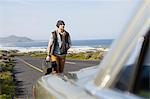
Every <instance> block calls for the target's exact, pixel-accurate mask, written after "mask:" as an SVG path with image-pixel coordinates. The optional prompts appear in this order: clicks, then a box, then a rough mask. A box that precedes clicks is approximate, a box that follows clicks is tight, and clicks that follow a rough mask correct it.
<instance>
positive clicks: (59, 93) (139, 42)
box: [33, 0, 150, 99]
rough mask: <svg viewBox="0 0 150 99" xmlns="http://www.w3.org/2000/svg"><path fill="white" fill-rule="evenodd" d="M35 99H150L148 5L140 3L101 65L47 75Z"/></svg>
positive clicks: (38, 85)
mask: <svg viewBox="0 0 150 99" xmlns="http://www.w3.org/2000/svg"><path fill="white" fill-rule="evenodd" d="M33 97H34V98H35V99H141V98H150V1H149V0H143V1H142V2H141V3H140V6H139V9H138V11H137V13H136V14H135V16H134V17H133V18H132V20H131V21H130V23H129V24H128V26H127V27H126V29H125V31H123V33H121V35H120V36H119V37H118V38H117V39H116V40H115V41H114V42H113V44H112V46H111V47H110V50H109V52H108V53H107V54H106V56H105V57H104V59H103V60H102V62H101V63H100V64H99V65H97V66H93V67H89V68H85V69H81V70H79V71H75V72H70V73H68V74H66V75H64V74H60V75H52V74H51V75H46V76H43V77H41V78H40V79H39V80H38V81H37V82H36V84H35V85H34V86H33Z"/></svg>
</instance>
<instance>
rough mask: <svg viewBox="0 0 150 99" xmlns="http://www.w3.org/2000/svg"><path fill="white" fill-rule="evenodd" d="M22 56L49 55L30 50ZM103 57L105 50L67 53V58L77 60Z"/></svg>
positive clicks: (36, 56) (37, 56)
mask: <svg viewBox="0 0 150 99" xmlns="http://www.w3.org/2000/svg"><path fill="white" fill-rule="evenodd" d="M19 55H21V56H31V57H34V58H45V57H46V56H47V54H46V52H29V53H20V54H19ZM102 58H103V52H102V51H97V52H80V53H70V54H67V59H77V60H101V59H102Z"/></svg>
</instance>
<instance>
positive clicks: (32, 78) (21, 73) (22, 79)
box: [14, 56, 99, 99]
mask: <svg viewBox="0 0 150 99" xmlns="http://www.w3.org/2000/svg"><path fill="white" fill-rule="evenodd" d="M15 59H16V64H15V67H14V74H15V79H16V82H17V97H18V99H32V86H33V84H34V83H35V82H36V81H37V80H38V79H39V78H40V77H41V76H43V73H42V72H41V66H42V62H43V60H44V59H41V58H32V57H28V56H20V57H15ZM97 64H99V61H80V60H66V64H65V68H64V72H70V71H77V70H79V69H82V68H86V67H90V66H94V65H97Z"/></svg>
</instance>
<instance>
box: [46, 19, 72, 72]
mask: <svg viewBox="0 0 150 99" xmlns="http://www.w3.org/2000/svg"><path fill="white" fill-rule="evenodd" d="M56 26H57V30H55V31H53V32H52V33H51V36H50V39H49V43H48V49H47V57H46V60H49V59H50V58H51V62H52V67H53V68H54V71H56V73H62V72H63V70H64V65H65V58H66V54H67V51H68V49H69V48H70V47H71V39H70V35H69V33H68V32H67V31H66V30H65V29H64V28H65V23H64V21H62V20H59V21H57V24H56Z"/></svg>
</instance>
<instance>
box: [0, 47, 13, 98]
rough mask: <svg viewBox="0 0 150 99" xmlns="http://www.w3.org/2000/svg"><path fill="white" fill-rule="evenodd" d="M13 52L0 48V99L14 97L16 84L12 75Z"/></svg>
mask: <svg viewBox="0 0 150 99" xmlns="http://www.w3.org/2000/svg"><path fill="white" fill-rule="evenodd" d="M12 53H13V52H8V51H4V50H0V99H14V98H15V90H16V85H15V81H14V75H13V67H14V60H13V55H12Z"/></svg>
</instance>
